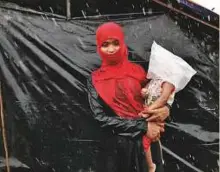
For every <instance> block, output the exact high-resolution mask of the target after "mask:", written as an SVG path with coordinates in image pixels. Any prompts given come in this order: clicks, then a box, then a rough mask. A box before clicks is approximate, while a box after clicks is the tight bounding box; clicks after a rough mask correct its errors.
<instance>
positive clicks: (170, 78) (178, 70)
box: [147, 41, 196, 92]
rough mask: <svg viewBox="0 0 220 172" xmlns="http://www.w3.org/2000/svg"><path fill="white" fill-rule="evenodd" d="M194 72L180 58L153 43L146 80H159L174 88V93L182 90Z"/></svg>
mask: <svg viewBox="0 0 220 172" xmlns="http://www.w3.org/2000/svg"><path fill="white" fill-rule="evenodd" d="M195 74H196V71H195V70H194V69H193V68H192V67H191V66H190V65H189V64H188V63H187V62H185V61H184V60H183V59H182V58H180V57H178V56H176V55H174V54H173V53H171V52H169V51H168V50H166V49H165V48H163V47H161V46H160V45H158V44H157V43H156V42H155V41H154V42H153V45H152V47H151V55H150V63H149V68H148V74H147V78H148V79H161V80H163V81H167V82H169V83H171V84H173V85H174V86H175V92H178V91H180V90H182V89H183V88H184V87H185V86H186V85H187V83H188V82H189V81H190V79H191V78H192V76H193V75H195Z"/></svg>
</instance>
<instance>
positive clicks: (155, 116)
mask: <svg viewBox="0 0 220 172" xmlns="http://www.w3.org/2000/svg"><path fill="white" fill-rule="evenodd" d="M158 118H159V117H158V116H157V115H151V116H150V117H149V118H147V121H148V122H151V121H156V120H157V119H158Z"/></svg>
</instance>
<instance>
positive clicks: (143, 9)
mask: <svg viewBox="0 0 220 172" xmlns="http://www.w3.org/2000/svg"><path fill="white" fill-rule="evenodd" d="M142 11H143V13H144V15H146V11H145V8H144V7H143V8H142Z"/></svg>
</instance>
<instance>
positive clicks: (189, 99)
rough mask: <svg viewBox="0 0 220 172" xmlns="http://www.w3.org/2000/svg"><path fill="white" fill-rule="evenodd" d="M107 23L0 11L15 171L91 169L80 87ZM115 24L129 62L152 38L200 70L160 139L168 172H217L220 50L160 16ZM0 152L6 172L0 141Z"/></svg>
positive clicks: (142, 58) (91, 136)
mask: <svg viewBox="0 0 220 172" xmlns="http://www.w3.org/2000/svg"><path fill="white" fill-rule="evenodd" d="M108 19H111V17H110V16H109V18H108ZM104 21H107V18H102V17H99V18H93V19H88V20H70V21H66V20H65V19H57V18H55V17H51V16H47V15H46V14H45V15H34V14H30V13H28V12H26V13H22V12H18V11H17V12H16V11H13V10H6V9H2V8H0V76H1V85H2V92H3V94H2V97H3V103H4V114H5V118H6V127H7V139H8V149H9V155H10V166H11V167H12V170H13V171H16V172H17V171H36V172H40V171H48V172H49V171H62V172H70V171H71V172H73V171H74V172H75V171H77V172H79V171H96V163H97V162H96V156H97V152H99V151H100V150H99V136H100V135H99V132H100V131H99V127H98V126H97V124H96V123H95V122H94V121H93V119H92V117H91V114H90V113H91V112H90V109H89V105H88V100H87V90H86V86H85V84H86V78H87V77H88V75H89V74H90V73H91V71H92V70H93V69H94V68H96V67H98V66H99V65H100V59H99V57H98V55H97V54H96V45H95V30H96V28H97V26H98V25H99V24H100V23H103V22H104ZM114 21H116V22H118V23H120V24H121V25H122V26H123V27H124V31H125V34H126V42H127V44H128V48H129V59H130V60H131V61H134V62H136V63H139V64H141V65H143V66H147V64H148V60H149V55H150V48H151V45H152V42H153V40H155V41H156V42H158V43H159V44H160V45H162V46H164V47H165V48H166V49H168V50H169V51H171V52H173V53H174V54H176V55H178V56H180V57H182V58H183V59H184V60H185V61H187V62H188V63H189V64H190V65H191V66H192V67H193V68H194V69H195V70H196V71H197V74H196V75H195V76H194V77H193V79H192V80H191V82H190V83H189V84H188V85H187V87H186V88H185V89H184V90H183V91H181V92H180V93H178V94H177V95H176V99H175V102H174V105H173V108H172V111H171V117H172V119H173V120H172V122H171V123H168V124H167V127H166V132H165V134H164V135H163V136H162V144H163V151H164V159H165V170H166V171H185V172H191V171H218V168H219V166H218V155H219V144H218V142H219V130H218V125H219V118H218V110H219V107H218V101H219V92H218V88H219V82H218V79H219V76H218V75H219V73H218V69H219V68H218V50H217V49H216V47H218V46H216V45H213V47H215V48H214V49H210V51H209V52H207V51H204V49H205V48H204V42H203V41H202V40H198V39H197V38H195V37H190V36H189V35H188V34H187V32H186V31H184V30H181V28H180V27H179V26H178V25H176V23H175V22H174V21H173V20H171V19H170V18H169V17H168V16H166V15H164V14H160V15H158V14H157V15H154V14H152V15H151V16H142V17H135V18H134V17H130V19H129V17H127V18H124V19H119V18H117V17H114ZM216 37H218V35H216ZM211 46H212V45H211ZM0 150H1V153H0V156H1V157H0V168H1V169H2V170H3V169H4V166H5V163H4V158H3V157H4V151H3V146H2V143H1V149H0ZM98 163H99V162H98ZM100 163H101V162H100Z"/></svg>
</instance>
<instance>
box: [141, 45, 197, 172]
mask: <svg viewBox="0 0 220 172" xmlns="http://www.w3.org/2000/svg"><path fill="white" fill-rule="evenodd" d="M195 73H196V71H195V70H194V69H192V68H191V66H189V65H188V64H187V63H186V62H185V61H184V60H182V59H181V58H179V57H177V56H175V55H174V54H172V53H170V52H169V51H167V50H166V49H164V48H163V47H161V46H159V45H157V44H156V43H155V42H154V43H153V45H152V48H151V57H150V64H149V69H148V76H147V78H148V79H150V81H149V82H148V84H147V85H146V86H145V87H144V88H142V90H141V95H142V96H143V98H144V99H145V105H144V106H145V107H147V109H148V110H153V109H157V108H160V107H162V106H164V105H165V104H168V105H169V106H171V105H172V103H173V101H174V95H175V93H176V92H177V91H180V90H181V89H183V88H184V87H185V86H186V84H187V83H188V82H189V80H190V79H191V77H192V76H193V75H195ZM140 115H141V116H142V117H146V115H144V114H140ZM148 119H149V118H148ZM151 119H153V118H151ZM155 120H157V119H155ZM144 147H145V149H144V150H145V151H146V161H147V164H148V167H149V169H148V170H149V172H155V170H156V165H155V164H154V163H153V161H152V157H151V150H150V146H149V145H144Z"/></svg>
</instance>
